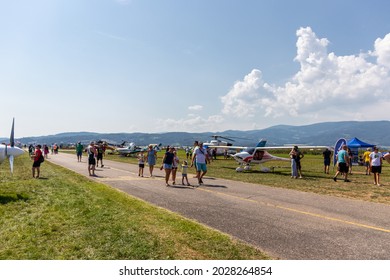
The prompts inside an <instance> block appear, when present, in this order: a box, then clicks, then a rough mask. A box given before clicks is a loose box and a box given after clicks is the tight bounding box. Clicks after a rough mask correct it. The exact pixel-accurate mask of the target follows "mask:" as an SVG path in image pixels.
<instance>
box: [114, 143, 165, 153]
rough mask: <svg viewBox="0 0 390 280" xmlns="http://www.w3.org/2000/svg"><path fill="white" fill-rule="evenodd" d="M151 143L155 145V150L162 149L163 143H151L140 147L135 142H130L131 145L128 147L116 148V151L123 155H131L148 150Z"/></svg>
mask: <svg viewBox="0 0 390 280" xmlns="http://www.w3.org/2000/svg"><path fill="white" fill-rule="evenodd" d="M150 145H152V146H153V149H154V150H155V151H159V150H160V147H161V143H160V144H149V145H148V146H144V147H139V146H136V145H135V144H134V143H130V144H129V146H127V147H123V148H116V151H117V152H118V153H119V155H121V156H131V155H133V154H136V153H139V152H141V151H147V150H148V147H149V146H150Z"/></svg>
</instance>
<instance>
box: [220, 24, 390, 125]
mask: <svg viewBox="0 0 390 280" xmlns="http://www.w3.org/2000/svg"><path fill="white" fill-rule="evenodd" d="M296 35H297V38H298V39H297V44H296V46H297V55H296V57H295V61H296V62H297V63H299V64H300V70H299V71H298V72H297V73H296V74H295V75H294V76H293V77H291V79H290V80H289V81H288V82H287V83H285V84H284V85H280V86H278V85H270V84H267V83H266V82H264V81H263V79H262V72H261V71H260V70H258V69H254V70H252V71H251V72H250V73H249V74H247V75H246V76H245V77H244V79H243V80H242V81H237V82H235V83H234V85H233V87H232V89H231V90H230V91H229V92H228V93H227V94H226V95H225V96H223V97H221V102H222V104H223V109H222V113H223V114H229V115H233V116H235V117H237V118H254V117H258V116H261V117H263V118H264V117H272V118H278V117H289V118H291V117H295V118H297V117H300V118H302V117H305V118H308V119H312V118H313V117H314V118H319V116H323V115H326V114H327V113H329V112H332V114H335V113H337V114H338V117H339V119H344V118H349V119H350V117H351V111H352V110H353V111H355V112H356V111H360V112H363V111H365V108H367V105H368V103H369V104H370V106H373V104H378V105H380V104H385V103H388V102H390V94H389V90H390V70H389V69H390V34H388V35H386V36H385V37H384V38H383V39H377V40H376V41H375V44H374V50H373V51H370V52H367V53H360V54H358V55H348V56H337V55H336V54H335V53H329V52H328V50H327V47H328V44H329V41H328V39H326V38H318V37H317V35H316V34H315V33H314V32H313V31H312V29H311V28H310V27H306V28H300V29H299V30H298V31H297V33H296ZM372 61H376V63H375V62H372ZM374 107H375V106H374ZM364 115H365V114H363V115H361V116H364ZM382 115H383V116H385V113H383V114H382ZM356 116H357V115H356ZM285 120H286V119H285ZM312 121H313V122H314V121H315V119H312ZM319 121H323V120H321V119H319Z"/></svg>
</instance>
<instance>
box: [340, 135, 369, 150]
mask: <svg viewBox="0 0 390 280" xmlns="http://www.w3.org/2000/svg"><path fill="white" fill-rule="evenodd" d="M347 146H348V148H350V149H352V148H355V149H359V148H372V147H374V146H375V145H373V144H368V143H366V142H363V141H361V140H359V139H357V138H356V137H355V138H352V139H351V140H349V141H348V142H347Z"/></svg>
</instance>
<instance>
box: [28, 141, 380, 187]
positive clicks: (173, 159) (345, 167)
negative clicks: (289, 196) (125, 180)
mask: <svg viewBox="0 0 390 280" xmlns="http://www.w3.org/2000/svg"><path fill="white" fill-rule="evenodd" d="M75 148H76V155H77V161H78V162H81V161H82V155H83V152H84V151H86V152H87V155H88V173H89V175H90V176H96V174H95V170H96V167H98V166H99V163H100V166H101V167H104V164H103V155H104V153H105V146H104V144H103V143H95V142H91V143H90V144H89V145H88V147H87V148H86V149H84V146H83V145H82V144H81V142H78V143H77V144H76V147H75ZM58 149H59V147H58V145H57V144H52V145H51V153H52V154H56V153H58ZM211 151H212V150H211ZM29 153H30V156H31V158H32V159H33V166H32V176H33V177H34V178H39V176H40V165H41V163H42V162H43V161H44V160H45V158H47V156H48V154H49V147H48V146H47V145H44V146H43V148H42V146H41V145H36V146H35V147H34V146H32V145H30V146H29ZM185 153H186V160H183V161H181V160H180V159H179V157H178V155H177V151H176V149H175V147H173V146H168V147H167V149H166V151H165V153H164V156H163V158H162V161H161V167H160V169H161V170H164V171H165V185H166V186H170V181H171V182H172V183H171V184H172V185H175V184H176V176H177V170H178V169H180V170H181V174H182V178H181V183H182V185H187V186H190V185H191V184H190V183H189V180H188V169H189V167H195V170H196V177H195V178H196V179H197V183H198V185H202V184H203V177H204V176H205V174H206V173H207V164H210V163H211V159H212V157H213V154H212V153H211V152H210V150H208V149H206V148H204V147H203V143H201V142H198V141H195V142H194V145H193V147H192V148H186V150H185ZM289 156H290V159H291V178H293V179H297V178H303V174H302V165H301V160H302V159H303V158H304V154H303V153H302V152H301V151H300V150H299V149H298V146H294V147H293V148H292V150H291V151H290V153H289ZM322 156H323V159H324V173H326V174H329V167H330V164H331V158H332V151H331V150H329V149H325V150H324V151H323V153H322ZM352 158H353V156H352V153H351V151H350V149H349V148H348V147H347V145H343V146H342V148H341V150H340V151H338V153H337V155H336V162H335V165H337V171H336V173H335V175H334V176H333V177H332V178H333V180H334V181H335V182H336V181H337V180H338V176H339V175H342V177H343V180H344V182H350V180H349V179H348V174H351V173H352V165H353V164H352ZM137 159H138V167H139V169H138V176H140V177H144V168H145V165H146V164H147V165H148V167H149V176H150V177H153V176H154V175H153V171H154V166H155V165H156V164H157V151H156V149H155V148H154V147H153V145H149V146H148V149H147V150H146V151H141V152H139V153H138V154H137ZM361 162H362V165H364V166H365V172H366V175H370V174H371V173H372V174H373V177H374V184H375V185H377V186H380V174H381V172H382V164H383V154H382V153H381V152H379V151H378V148H377V147H374V148H373V151H372V150H371V148H367V150H366V151H365V152H364V153H363V155H362V156H361Z"/></svg>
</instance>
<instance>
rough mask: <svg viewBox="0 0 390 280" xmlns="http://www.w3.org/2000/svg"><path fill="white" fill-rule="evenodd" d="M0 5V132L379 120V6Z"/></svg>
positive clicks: (70, 1) (109, 1) (168, 1)
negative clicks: (14, 121)
mask: <svg viewBox="0 0 390 280" xmlns="http://www.w3.org/2000/svg"><path fill="white" fill-rule="evenodd" d="M340 2H341V3H340ZM0 3H1V8H0V34H1V36H0V92H1V101H0V102H1V104H2V106H1V107H2V109H1V110H0V136H7V135H9V131H10V127H11V122H12V118H13V117H15V119H16V131H15V136H16V137H25V136H38V135H49V134H55V133H60V132H70V131H93V132H166V131H189V132H194V131H199V132H205V131H212V132H218V131H223V130H228V129H239V130H250V129H261V128H266V127H269V126H272V125H278V124H291V125H304V124H311V123H316V122H323V121H343V120H387V119H388V108H389V105H390V20H389V16H388V11H389V10H390V2H388V1H384V0H383V1H378V0H373V1H360V0H358V1H350V0H347V1H333V0H331V1H329V0H328V1H309V0H305V1H304V0H296V1H287V0H285V1H277V0H272V1H271V0H270V1H261V0H257V1H255V0H239V1H238V0H237V1H233V0H224V1H222V0H213V1H206V0H198V1H183V0H159V1H158V0H153V1H151V0H128V1H127V0H96V1H85V0H67V1H65V0H63V1H56V0H46V1H43V0H38V1H29V0H20V1H1V2H0Z"/></svg>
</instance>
